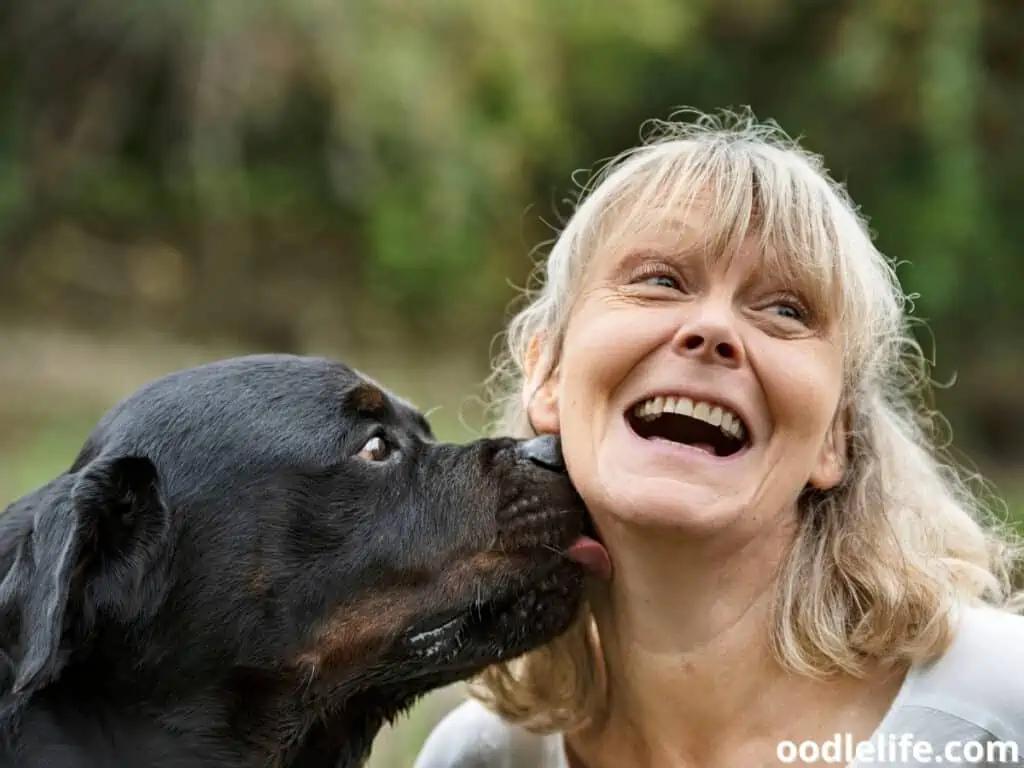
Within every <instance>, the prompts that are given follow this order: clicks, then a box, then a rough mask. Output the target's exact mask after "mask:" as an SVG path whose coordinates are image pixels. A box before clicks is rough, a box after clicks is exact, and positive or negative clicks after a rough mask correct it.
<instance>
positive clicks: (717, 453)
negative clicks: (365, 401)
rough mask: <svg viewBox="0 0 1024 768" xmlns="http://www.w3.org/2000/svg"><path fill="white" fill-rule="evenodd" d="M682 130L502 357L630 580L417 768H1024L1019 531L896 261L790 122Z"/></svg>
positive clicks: (666, 142) (496, 689) (666, 138)
mask: <svg viewBox="0 0 1024 768" xmlns="http://www.w3.org/2000/svg"><path fill="white" fill-rule="evenodd" d="M726 117H731V116H728V115H727V116H726ZM660 128H661V130H660V131H659V133H658V134H657V135H656V136H653V137H652V138H651V139H650V140H649V141H646V142H645V143H644V144H643V145H642V146H640V147H638V148H636V149H635V150H633V151H630V152H628V153H626V154H624V155H622V156H621V157H619V158H618V159H617V160H616V161H615V162H613V163H612V164H611V165H610V166H609V167H608V168H607V169H605V171H604V172H603V173H602V174H601V175H600V176H599V178H598V183H597V184H596V186H594V188H593V189H592V190H590V192H589V194H587V195H585V196H584V197H583V199H582V202H581V204H580V205H579V206H578V208H577V210H576V212H575V215H574V216H573V218H572V219H571V220H570V221H569V222H568V225H567V226H566V228H565V230H564V231H563V232H562V233H561V236H560V237H559V238H558V239H557V241H556V242H555V243H554V247H553V249H552V251H551V254H550V258H549V259H548V261H547V267H546V280H545V281H544V284H543V288H542V289H541V290H540V291H539V293H538V294H537V295H536V296H535V297H534V298H533V301H532V303H530V304H529V305H528V306H527V307H526V308H525V309H523V310H522V311H521V312H520V313H519V314H518V316H516V317H515V319H514V320H513V321H512V324H511V326H510V328H509V333H508V343H509V347H508V360H507V361H506V363H507V365H506V366H505V367H504V368H501V369H499V371H498V373H499V374H500V375H505V374H507V375H505V379H504V380H505V382H506V383H507V384H509V385H510V388H509V389H508V390H507V391H508V392H510V393H511V397H509V398H507V400H506V401H504V402H503V403H502V406H503V408H504V418H503V420H502V421H501V423H500V425H499V426H500V430H501V431H504V432H518V433H532V432H536V433H553V434H559V435H560V436H561V439H562V447H563V452H564V455H565V460H566V464H567V467H568V469H569V473H570V474H571V476H572V478H573V481H574V483H575V484H576V486H577V488H578V489H579V492H580V494H581V495H582V497H583V499H584V500H585V501H586V503H587V505H588V507H589V509H590V510H591V513H592V515H593V519H594V522H595V526H596V528H597V531H598V533H599V535H600V538H601V539H602V541H603V543H604V545H605V547H606V548H607V552H608V554H609V555H610V558H611V561H612V566H613V575H612V578H611V579H609V580H602V579H597V578H595V579H592V582H593V583H592V584H591V590H590V597H589V602H588V606H587V607H586V609H585V610H584V611H583V613H582V615H581V616H580V620H579V622H578V623H577V624H576V626H575V627H574V628H573V629H571V630H570V631H569V632H568V633H567V634H565V635H564V636H563V637H561V638H559V639H558V640H557V641H556V642H553V643H551V644H550V645H549V646H547V647H545V648H542V649H540V650H538V651H536V652H534V653H532V654H529V655H528V656H526V657H524V658H522V659H520V660H517V661H516V662H515V663H513V664H508V665H505V666H501V667H495V668H492V669H490V670H488V671H487V672H486V673H485V674H484V675H483V677H482V679H481V680H480V681H479V684H478V686H477V689H476V695H477V697H478V698H479V699H480V700H481V701H482V702H484V704H485V705H486V706H484V705H481V704H480V703H478V702H476V701H471V702H467V703H465V704H463V705H462V706H460V707H458V708H457V709H456V710H455V711H454V712H452V713H451V714H450V715H449V716H448V717H447V718H446V719H445V720H444V721H443V722H442V723H441V724H440V725H438V727H437V728H436V729H435V730H434V732H433V733H432V734H431V736H430V737H429V739H428V741H427V743H426V744H425V746H424V748H423V750H422V752H421V754H420V756H419V759H418V761H417V763H416V766H417V768H438V767H440V766H510V765H523V766H533V767H537V766H539V767H541V768H547V767H551V768H554V767H556V766H557V767H565V766H572V767H574V768H575V767H577V766H585V767H586V768H609V767H610V768H621V766H690V765H700V766H759V765H772V764H779V763H783V762H793V761H798V762H801V763H809V762H815V760H820V761H821V762H822V763H825V764H829V763H831V764H835V763H836V762H839V763H840V764H845V763H847V762H850V761H852V760H853V758H854V757H855V756H856V757H859V758H860V759H861V761H862V764H879V763H883V762H886V761H888V763H887V764H904V765H918V764H920V765H925V764H932V762H933V761H932V760H931V759H930V758H928V759H927V760H925V759H924V758H925V756H926V755H925V753H926V752H927V750H928V749H931V750H932V752H931V754H933V755H940V756H944V757H945V758H946V760H945V762H952V761H954V760H956V759H958V758H957V754H958V753H957V752H956V750H957V749H958V747H957V746H956V745H957V743H959V744H960V745H961V746H960V747H959V749H960V753H959V760H960V761H961V762H970V760H971V759H975V758H977V757H979V756H981V757H983V758H985V759H983V760H981V761H978V760H976V759H975V760H974V762H973V763H971V764H992V765H997V764H1007V763H1006V761H1007V760H1008V759H1009V758H1012V757H1013V756H1014V754H1013V750H1014V749H1015V748H1018V746H1019V749H1020V750H1022V751H1024V618H1020V617H1018V616H1017V615H1015V614H1014V612H1015V610H1016V609H1017V607H1018V605H1019V603H1020V596H1019V595H1017V594H1016V593H1014V591H1013V588H1012V582H1011V573H1010V572H1011V570H1012V568H1013V567H1014V565H1015V562H1016V560H1015V558H1016V557H1017V554H1018V549H1017V547H1016V544H1015V543H1014V542H1013V541H1012V539H1011V538H1010V536H1009V534H1008V533H1005V532H1000V531H999V530H998V529H997V528H996V527H995V526H994V525H988V526H986V527H982V524H981V517H980V516H981V514H982V512H983V505H982V503H981V502H980V501H979V499H977V498H976V497H975V496H973V495H972V494H971V493H970V491H969V489H968V487H967V486H966V485H965V484H964V483H962V482H961V481H960V480H958V479H957V478H956V477H955V476H954V473H953V472H952V471H950V469H949V468H948V466H947V465H946V464H944V463H942V462H941V461H940V460H939V459H938V458H937V455H936V454H937V452H936V450H935V447H934V446H933V444H932V442H931V441H932V439H933V437H932V434H931V429H930V425H929V424H928V423H927V422H926V419H925V418H924V416H925V415H926V414H925V412H924V411H923V410H922V409H920V408H918V407H916V406H917V400H916V398H917V396H918V395H919V394H921V392H922V391H923V384H924V381H923V378H922V376H923V372H922V371H921V370H918V369H916V368H914V367H913V364H914V363H916V362H918V361H920V359H921V357H920V355H919V354H918V350H917V348H916V347H915V345H914V344H913V342H912V341H911V338H910V336H909V335H908V333H907V331H906V321H905V318H904V315H903V302H904V299H903V296H902V293H901V292H900V290H899V286H898V283H897V280H896V278H895V276H894V273H893V271H892V269H891V268H890V266H889V265H888V263H887V262H886V260H885V259H884V258H883V256H882V255H881V254H880V253H879V252H878V251H877V250H876V249H875V248H874V247H873V245H872V242H871V239H870V237H869V234H868V232H867V231H866V228H865V226H864V223H863V221H862V220H861V219H860V218H859V217H858V215H857V214H856V212H855V208H854V205H853V203H852V202H851V201H850V200H849V199H848V197H847V196H846V194H845V192H844V191H843V190H842V188H841V187H840V186H839V185H837V184H836V183H834V182H833V181H832V180H831V179H830V178H829V177H828V175H827V173H826V171H825V170H824V169H823V168H822V166H821V164H820V162H819V160H818V159H817V158H816V157H814V156H813V155H810V154H809V153H807V152H805V151H803V150H802V149H800V148H799V147H798V146H797V145H796V144H794V143H793V142H791V141H789V140H788V139H787V138H786V137H785V136H783V135H782V134H781V132H780V131H778V130H777V129H775V128H774V127H773V126H770V125H761V124H758V123H756V122H755V121H754V120H753V119H751V118H749V117H748V116H742V117H740V119H736V120H731V119H721V118H715V117H711V116H700V117H699V118H698V119H697V120H694V121H691V122H689V123H683V122H679V123H667V124H660ZM837 734H838V735H839V736H838V737H837ZM837 739H838V740H837ZM804 742H807V743H806V744H804ZM859 742H870V743H871V744H873V745H874V747H873V748H874V749H875V750H876V751H875V752H874V753H873V755H872V754H869V752H870V750H871V749H872V747H868V746H861V747H860V748H859V752H857V753H856V754H853V753H851V750H853V749H854V748H855V745H857V744H858V743H859ZM990 742H995V744H993V745H992V746H990V747H985V746H984V745H985V744H988V743H990ZM1011 742H1012V743H1011ZM830 743H831V744H832V745H833V746H832V747H829V746H827V745H829V744H830ZM947 743H948V744H949V745H951V746H949V749H950V750H952V752H946V751H945V750H946V749H947ZM929 745H930V746H929ZM830 750H831V751H830ZM965 750H966V752H965ZM979 750H982V751H983V752H984V751H986V750H987V752H985V753H984V754H980V755H979ZM1021 759H1024V756H1022V757H1021Z"/></svg>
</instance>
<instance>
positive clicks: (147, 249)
mask: <svg viewBox="0 0 1024 768" xmlns="http://www.w3.org/2000/svg"><path fill="white" fill-rule="evenodd" d="M684 105H686V106H694V107H697V108H700V109H704V110H714V109H718V108H721V107H736V108H738V107H741V106H744V105H750V106H751V107H752V108H753V110H754V112H755V113H756V114H757V115H758V116H759V117H761V118H765V119H768V118H770V119H774V120H776V121H778V122H779V123H780V124H781V126H782V127H783V128H784V129H786V130H787V131H788V132H789V133H790V134H792V135H795V136H799V137H801V138H802V140H803V142H804V143H805V145H806V146H808V147H809V148H811V149H813V150H815V151H818V152H821V153H823V154H824V156H825V158H826V160H827V162H828V165H829V166H830V168H831V169H832V171H833V173H834V174H835V175H836V176H837V178H839V179H841V180H843V181H845V182H846V183H847V184H848V186H849V188H850V190H851V193H852V194H853V196H854V198H855V199H856V200H857V201H858V202H859V203H860V204H861V206H862V207H863V211H864V213H865V214H867V215H868V216H869V218H870V221H871V224H872V227H873V229H874V230H875V231H876V233H877V237H878V241H879V244H880V246H881V247H882V249H883V250H884V251H886V252H887V253H888V254H889V255H890V256H892V257H893V258H894V259H897V260H898V261H899V262H900V264H901V267H900V274H901V277H902V279H903V281H904V285H905V287H906V288H907V289H908V290H910V291H912V292H914V293H916V294H919V298H918V300H917V302H916V314H917V315H918V317H920V318H921V319H922V320H924V321H926V323H927V328H928V329H929V330H930V334H931V335H929V336H922V341H923V342H924V344H925V347H926V349H929V350H930V349H931V348H932V338H934V339H935V340H936V341H937V345H938V346H937V349H938V351H939V352H940V353H941V355H940V356H939V357H937V358H936V370H935V376H936V378H937V379H938V380H940V381H948V380H950V379H951V378H953V377H955V378H956V380H957V381H956V386H954V387H952V388H950V389H948V390H945V389H944V390H940V392H939V394H938V398H939V404H940V405H941V406H942V408H943V409H944V411H945V412H946V413H947V414H948V416H949V419H950V421H951V423H952V425H953V431H954V435H955V436H956V441H955V446H956V447H957V448H958V449H960V450H962V451H965V452H966V453H967V454H968V455H969V456H970V457H971V459H972V460H973V462H974V463H975V464H976V465H978V466H980V468H981V469H983V470H984V471H985V472H986V473H987V474H989V475H990V476H992V477H995V478H996V479H997V480H998V481H999V482H1000V483H1001V487H1002V488H1004V489H1006V490H1007V492H1008V493H1010V494H1012V493H1013V489H1014V488H1017V487H1021V482H1020V480H1019V478H1020V476H1021V468H1022V467H1024V441H1021V440H1020V438H1019V435H1020V434H1021V433H1022V432H1024V398H1022V396H1021V395H1020V393H1019V391H1018V390H1017V388H1016V384H1017V382H1018V381H1019V380H1020V379H1021V372H1022V369H1024V366H1022V362H1024V351H1022V349H1021V345H1020V342H1019V338H1020V335H1021V331H1022V322H1021V321H1022V314H1024V312H1022V307H1024V261H1022V258H1021V248H1022V245H1021V244H1022V243H1024V215H1022V211H1024V4H1021V3H1020V2H1019V0H955V1H952V2H940V0H832V1H831V2H823V1H822V0H790V1H788V2H786V1H784V0H715V1H712V0H688V1H686V2H682V1H680V0H617V1H616V2H598V1H597V0H560V1H559V2H551V1H550V0H515V2H499V1H498V0H425V1H424V2H420V3H403V2H396V1H395V0H347V1H346V2H330V1H329V0H216V2H209V1H207V2H198V1H197V0H144V1H143V0H7V2H5V3H2V4H0V342H2V343H3V346H2V349H0V465H2V468H0V493H2V494H5V496H4V498H6V497H9V496H12V495H14V494H16V493H20V492H22V491H24V490H26V489H27V487H29V486H30V485H31V484H32V483H35V482H37V481H40V480H41V479H42V478H44V477H46V476H48V473H50V472H52V471H58V468H60V467H61V466H62V464H63V463H65V462H66V461H67V460H68V459H69V456H70V455H71V454H73V452H74V450H76V449H77V443H78V442H80V440H81V438H82V437H83V435H84V431H85V430H87V429H88V427H89V425H90V424H91V420H92V419H93V418H94V417H95V415H96V414H98V413H99V412H100V411H101V410H102V409H103V408H105V407H107V406H108V405H109V404H110V403H111V402H112V401H113V399H115V398H116V397H119V396H120V395H121V394H124V393H125V392H126V391H127V390H128V389H130V388H131V387H132V386H134V385H135V384H136V383H140V382H141V381H142V380H144V379H145V378H146V377H148V376H150V375H156V374H157V373H159V372H162V371H163V370H166V369H168V368H171V367H174V366H175V365H176V364H177V363H179V362H181V363H187V362H192V361H194V360H198V359H205V358H208V357H210V356H213V355H214V354H215V352H214V350H216V354H220V353H224V354H230V353H234V352H235V351H241V350H246V349H261V350H265V349H275V350H294V351H322V352H328V353H336V354H346V355H349V356H354V357H355V358H356V359H358V360H360V361H365V363H366V366H367V367H369V368H370V371H371V372H372V373H374V374H377V375H379V376H380V378H382V379H384V380H386V381H388V383H391V384H393V385H394V386H395V387H396V388H397V389H399V390H403V391H406V392H410V393H413V394H415V395H416V396H417V397H418V399H419V400H418V401H419V402H420V404H421V405H423V406H424V407H427V408H429V407H432V406H434V405H438V404H443V405H444V406H445V408H443V409H442V411H441V412H439V415H438V416H437V417H435V420H436V421H437V422H438V424H439V431H440V432H441V434H442V436H445V437H449V438H451V439H457V438H459V437H462V436H465V435H467V434H469V433H471V432H472V430H473V429H474V428H475V425H476V423H477V422H474V420H473V416H472V415H470V416H469V417H468V418H467V417H466V414H465V412H464V409H463V406H464V404H465V401H464V397H465V396H472V395H473V394H474V390H473V386H474V384H475V383H478V382H479V380H480V378H481V377H482V376H483V374H484V372H485V371H486V363H487V354H488V350H489V345H490V343H491V341H492V339H493V337H494V334H495V333H497V332H498V331H499V330H500V328H501V324H502V320H503V318H504V316H505V312H506V310H507V308H508V303H509V301H511V300H512V299H513V298H514V296H515V292H514V290H513V286H516V285H522V284H523V283H524V281H525V280H526V278H527V275H528V272H529V270H530V268H531V266H532V263H533V260H534V258H535V257H536V256H537V255H538V254H537V252H536V248H537V246H538V245H540V244H543V243H544V242H545V241H547V240H549V239H550V238H551V237H552V235H553V227H554V226H557V223H558V221H559V220H560V219H561V217H562V216H564V214H565V213H566V211H567V210H568V205H567V201H568V200H570V199H571V196H572V194H573V192H574V189H575V188H574V185H573V184H572V183H571V179H572V175H573V173H574V172H575V171H576V170H577V169H589V168H593V167H594V166H595V164H596V163H598V162H600V161H601V160H603V159H606V158H608V157H610V156H612V155H613V154H615V153H617V152H619V151H621V150H623V149H626V148H627V147H629V146H631V145H633V144H634V143H635V142H636V140H637V138H638V131H639V128H640V126H641V124H642V122H643V121H644V120H646V119H648V118H660V117H666V116H668V115H669V114H670V113H671V112H672V111H673V110H674V109H675V108H677V107H680V106H684ZM182 350H187V351H184V352H183V351H182ZM100 369H102V370H103V371H104V373H103V374H100V373H98V371H99V370H100ZM55 393H57V395H59V405H60V407H59V408H55V407H54V397H55ZM467 430H468V431H467ZM379 759H380V760H384V759H385V758H383V757H382V758H379ZM387 759H391V758H387ZM403 759H405V758H403V757H401V756H398V757H395V758H394V760H396V761H398V762H395V763H394V764H396V765H400V764H404V763H402V762H401V761H402V760H403Z"/></svg>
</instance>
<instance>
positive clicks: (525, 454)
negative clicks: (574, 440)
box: [516, 435, 565, 472]
mask: <svg viewBox="0 0 1024 768" xmlns="http://www.w3.org/2000/svg"><path fill="white" fill-rule="evenodd" d="M516 456H518V457H519V458H521V459H528V460H530V461H532V462H533V463H534V464H537V465H539V466H541V467H544V468H545V469H550V470H554V471H555V472H562V471H563V470H565V461H564V460H563V459H562V444H561V441H560V440H559V439H558V438H557V437H554V436H553V435H542V436H541V437H534V438H531V439H529V440H524V441H523V442H521V443H519V445H518V446H516Z"/></svg>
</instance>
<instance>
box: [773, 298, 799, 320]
mask: <svg viewBox="0 0 1024 768" xmlns="http://www.w3.org/2000/svg"><path fill="white" fill-rule="evenodd" d="M768 309H769V310H771V311H773V312H775V313H776V314H778V315H780V316H781V317H788V318H790V319H792V320H800V321H802V320H803V319H804V311H803V310H802V309H800V308H799V307H797V306H795V305H793V304H789V303H786V302H784V301H779V302H776V303H774V304H772V305H770V306H769V307H768Z"/></svg>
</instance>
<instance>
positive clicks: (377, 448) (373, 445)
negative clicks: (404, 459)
mask: <svg viewBox="0 0 1024 768" xmlns="http://www.w3.org/2000/svg"><path fill="white" fill-rule="evenodd" d="M390 455H391V446H390V445H388V444H387V442H386V441H385V440H384V439H383V438H382V437H371V438H370V439H369V440H367V441H366V445H364V446H363V447H362V448H361V449H360V451H359V458H360V459H363V460H364V461H384V460H385V459H386V458H387V457H388V456H390Z"/></svg>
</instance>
